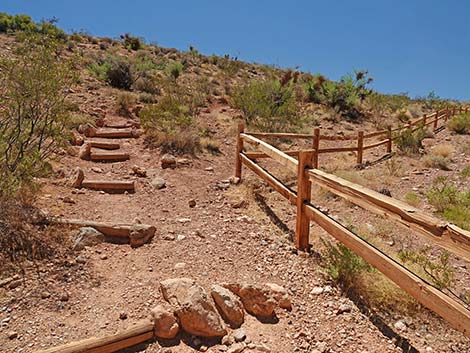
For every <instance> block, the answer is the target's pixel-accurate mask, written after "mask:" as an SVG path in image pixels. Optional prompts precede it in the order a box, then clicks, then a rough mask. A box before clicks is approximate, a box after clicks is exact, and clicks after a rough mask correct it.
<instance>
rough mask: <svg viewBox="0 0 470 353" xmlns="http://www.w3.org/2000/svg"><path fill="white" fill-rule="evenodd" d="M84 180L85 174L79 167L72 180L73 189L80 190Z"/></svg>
mask: <svg viewBox="0 0 470 353" xmlns="http://www.w3.org/2000/svg"><path fill="white" fill-rule="evenodd" d="M84 179H85V173H84V172H83V170H82V169H81V168H79V167H77V168H76V169H75V172H74V173H73V175H72V177H71V179H70V185H71V186H72V187H73V188H79V187H81V186H82V182H83V180H84Z"/></svg>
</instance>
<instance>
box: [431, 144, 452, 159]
mask: <svg viewBox="0 0 470 353" xmlns="http://www.w3.org/2000/svg"><path fill="white" fill-rule="evenodd" d="M453 153H454V147H453V146H452V145H450V144H448V143H442V144H440V145H436V146H435V147H434V148H433V149H432V154H433V155H435V156H441V157H444V158H451V157H452V154H453Z"/></svg>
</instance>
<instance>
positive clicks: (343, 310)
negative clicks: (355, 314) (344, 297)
mask: <svg viewBox="0 0 470 353" xmlns="http://www.w3.org/2000/svg"><path fill="white" fill-rule="evenodd" d="M351 311H352V307H351V305H349V304H341V305H340V306H339V308H338V311H337V312H336V314H338V315H341V314H344V313H349V312H351Z"/></svg>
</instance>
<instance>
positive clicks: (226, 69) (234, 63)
mask: <svg viewBox="0 0 470 353" xmlns="http://www.w3.org/2000/svg"><path fill="white" fill-rule="evenodd" d="M213 60H214V58H213ZM216 65H217V67H218V68H219V69H220V70H222V72H223V73H224V74H225V75H227V76H229V77H233V76H235V75H236V74H238V72H239V71H240V69H241V68H242V66H243V63H242V62H240V61H238V60H237V59H232V58H230V56H229V55H224V56H223V57H218V58H217V60H216Z"/></svg>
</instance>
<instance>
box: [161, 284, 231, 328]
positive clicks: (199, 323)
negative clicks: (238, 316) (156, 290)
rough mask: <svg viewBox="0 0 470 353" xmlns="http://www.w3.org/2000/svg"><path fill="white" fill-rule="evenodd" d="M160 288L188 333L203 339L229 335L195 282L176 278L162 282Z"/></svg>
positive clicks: (203, 292) (207, 298)
mask: <svg viewBox="0 0 470 353" xmlns="http://www.w3.org/2000/svg"><path fill="white" fill-rule="evenodd" d="M160 286H161V290H162V294H163V297H164V298H165V300H166V301H168V302H169V303H170V304H171V305H172V306H173V308H174V313H175V314H176V316H177V317H178V319H179V321H180V324H181V327H182V328H183V329H184V330H185V331H186V332H187V333H189V334H191V335H195V336H201V337H222V336H224V335H225V334H226V333H227V330H226V329H225V325H224V323H223V321H222V318H221V317H220V315H219V313H218V312H217V310H216V309H215V307H214V305H213V304H212V302H211V300H210V299H209V297H208V296H207V294H206V292H205V291H204V289H203V288H202V287H201V286H199V285H198V284H196V282H195V281H193V280H191V279H188V278H175V279H168V280H165V281H162V282H160Z"/></svg>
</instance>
